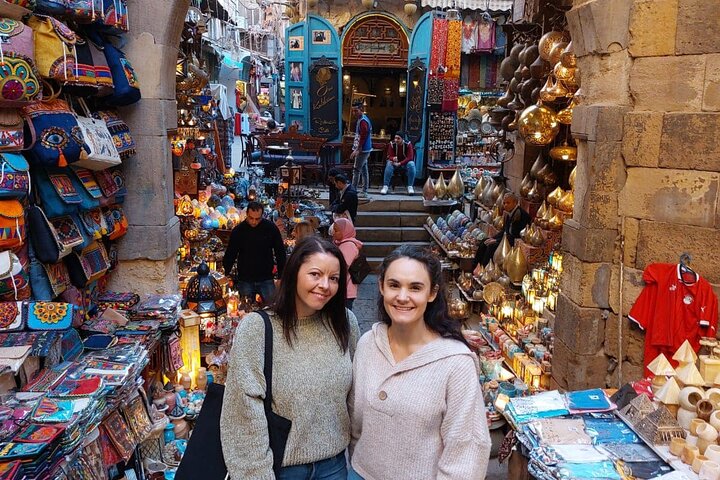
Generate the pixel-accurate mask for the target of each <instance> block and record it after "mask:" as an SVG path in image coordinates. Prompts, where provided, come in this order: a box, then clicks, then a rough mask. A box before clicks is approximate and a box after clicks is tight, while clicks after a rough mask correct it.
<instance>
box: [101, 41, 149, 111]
mask: <svg viewBox="0 0 720 480" xmlns="http://www.w3.org/2000/svg"><path fill="white" fill-rule="evenodd" d="M103 47H104V51H105V59H106V60H107V63H108V67H110V73H112V79H113V85H114V86H115V90H114V92H113V94H112V95H109V96H107V97H104V98H103V101H104V102H105V103H107V104H108V105H112V106H116V107H122V106H127V105H132V104H133V103H136V102H138V101H140V98H141V96H142V95H141V94H140V82H139V81H138V78H137V75H136V74H135V70H133V68H132V65H131V64H130V61H129V60H128V59H127V58H126V57H125V54H124V53H123V52H122V51H121V50H120V49H118V48H116V47H115V45H113V44H112V43H110V42H107V41H106V42H104V43H103Z"/></svg>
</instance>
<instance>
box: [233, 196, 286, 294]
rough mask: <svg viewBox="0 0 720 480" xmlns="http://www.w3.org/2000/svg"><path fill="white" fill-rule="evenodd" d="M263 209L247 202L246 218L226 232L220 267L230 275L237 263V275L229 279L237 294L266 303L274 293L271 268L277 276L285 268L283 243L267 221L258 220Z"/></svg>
mask: <svg viewBox="0 0 720 480" xmlns="http://www.w3.org/2000/svg"><path fill="white" fill-rule="evenodd" d="M262 214H263V206H262V205H261V204H259V203H258V202H250V203H249V204H248V207H247V218H245V221H244V222H242V223H241V224H240V225H238V226H237V227H235V228H233V231H232V232H231V233H230V241H229V242H228V247H227V250H226V251H225V257H224V258H223V267H224V268H225V274H226V275H230V271H231V270H232V267H233V265H235V264H236V263H237V275H236V276H235V278H233V280H234V283H235V288H237V290H238V293H239V294H240V295H244V296H245V295H247V296H251V297H253V299H254V297H255V295H256V294H259V295H260V296H261V297H262V299H263V302H264V303H266V304H267V303H268V302H269V301H270V299H271V298H272V295H273V293H274V292H275V282H274V281H273V267H274V266H275V265H277V271H278V275H281V274H282V270H283V267H284V266H285V244H284V243H283V240H282V236H281V235H280V231H279V230H278V228H277V227H276V226H275V224H273V223H272V222H271V221H270V220H268V219H265V218H263V217H262Z"/></svg>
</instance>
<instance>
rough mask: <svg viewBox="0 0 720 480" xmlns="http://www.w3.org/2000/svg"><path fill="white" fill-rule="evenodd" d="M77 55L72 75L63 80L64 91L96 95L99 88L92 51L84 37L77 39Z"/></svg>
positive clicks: (81, 94)
mask: <svg viewBox="0 0 720 480" xmlns="http://www.w3.org/2000/svg"><path fill="white" fill-rule="evenodd" d="M75 56H76V58H75V60H76V61H75V68H74V69H73V71H72V76H70V77H69V78H68V79H67V80H65V81H64V82H63V92H64V93H70V94H72V95H78V96H85V97H87V96H91V95H95V94H96V93H97V90H98V89H97V80H95V65H94V64H93V56H92V51H90V45H89V44H88V42H87V41H86V40H85V39H83V38H82V37H77V40H76V41H75Z"/></svg>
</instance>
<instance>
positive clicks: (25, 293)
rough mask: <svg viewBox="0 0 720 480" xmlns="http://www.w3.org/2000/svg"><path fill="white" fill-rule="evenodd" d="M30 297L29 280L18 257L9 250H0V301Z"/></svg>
mask: <svg viewBox="0 0 720 480" xmlns="http://www.w3.org/2000/svg"><path fill="white" fill-rule="evenodd" d="M26 298H30V282H29V281H28V276H27V273H26V272H25V269H24V268H23V266H22V264H21V263H20V260H19V259H18V257H17V256H16V255H15V254H14V253H12V252H10V251H7V250H5V251H3V252H0V301H14V300H25V299H26Z"/></svg>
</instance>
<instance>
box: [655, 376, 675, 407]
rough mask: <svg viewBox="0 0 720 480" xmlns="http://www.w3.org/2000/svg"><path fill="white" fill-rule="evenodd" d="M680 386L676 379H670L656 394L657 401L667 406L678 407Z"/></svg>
mask: <svg viewBox="0 0 720 480" xmlns="http://www.w3.org/2000/svg"><path fill="white" fill-rule="evenodd" d="M679 396H680V386H678V384H677V382H676V381H675V379H674V378H672V377H671V378H670V380H668V381H667V382H665V385H663V386H662V388H661V389H660V390H658V392H657V393H656V394H655V400H657V401H659V402H660V403H663V404H665V405H678V404H679V403H680V400H679Z"/></svg>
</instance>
